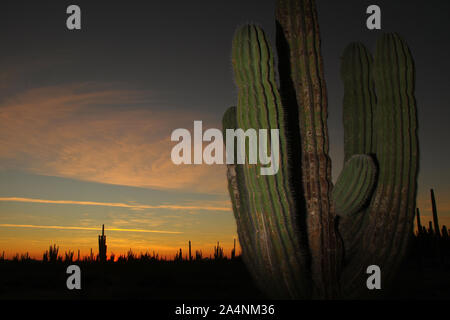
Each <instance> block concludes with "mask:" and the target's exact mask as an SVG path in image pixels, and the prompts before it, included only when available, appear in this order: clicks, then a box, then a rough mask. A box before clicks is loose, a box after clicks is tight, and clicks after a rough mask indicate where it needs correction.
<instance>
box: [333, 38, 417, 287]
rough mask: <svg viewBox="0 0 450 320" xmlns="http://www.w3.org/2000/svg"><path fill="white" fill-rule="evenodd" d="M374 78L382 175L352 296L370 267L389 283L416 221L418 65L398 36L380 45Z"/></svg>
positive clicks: (349, 274) (352, 276) (352, 271)
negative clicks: (415, 66) (375, 266)
mask: <svg viewBox="0 0 450 320" xmlns="http://www.w3.org/2000/svg"><path fill="white" fill-rule="evenodd" d="M373 78H374V83H375V88H376V94H377V105H376V107H375V110H374V112H373V114H374V120H373V131H374V136H373V137H374V141H373V143H374V147H373V148H374V151H375V154H376V159H377V161H378V167H379V176H378V181H377V187H376V189H375V191H374V195H373V197H372V199H371V203H370V206H369V208H368V209H367V212H366V213H363V214H364V215H367V216H368V221H367V223H366V225H365V226H364V227H362V228H361V231H360V232H363V233H364V237H363V241H362V243H361V244H360V245H359V247H358V249H357V251H356V252H355V253H354V256H355V258H354V259H351V260H350V261H349V262H348V265H347V267H346V269H345V270H344V274H343V276H342V279H343V282H344V283H346V284H347V286H346V291H347V292H357V291H358V288H359V287H360V285H359V282H360V281H362V278H361V277H362V275H363V273H364V270H365V268H367V265H369V264H371V263H373V262H376V264H377V265H379V266H380V267H381V269H382V270H385V271H384V278H385V279H386V282H389V280H390V279H391V278H392V277H393V275H395V272H396V271H397V268H398V265H399V263H400V261H401V258H402V257H403V255H404V252H405V250H406V248H407V245H408V238H409V233H410V231H411V230H412V226H413V220H414V210H415V199H416V190H417V169H418V140H417V132H416V131H417V115H416V112H417V111H416V103H415V98H414V64H413V60H412V56H411V53H410V51H409V48H408V47H407V45H406V43H405V41H404V40H403V39H401V38H400V37H399V36H398V35H397V34H384V35H383V36H382V37H381V38H380V39H379V40H378V41H377V47H376V54H375V60H374V66H373ZM342 232H343V233H344V236H343V237H344V239H345V238H347V239H348V238H351V235H349V234H348V233H351V232H353V231H352V230H351V229H348V228H342ZM345 233H347V235H345ZM359 289H361V288H359Z"/></svg>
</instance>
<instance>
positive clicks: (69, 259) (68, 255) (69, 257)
mask: <svg viewBox="0 0 450 320" xmlns="http://www.w3.org/2000/svg"><path fill="white" fill-rule="evenodd" d="M73 255H74V252H73V251H70V250H69V251H66V252H64V256H65V258H64V261H65V262H68V263H71V262H73Z"/></svg>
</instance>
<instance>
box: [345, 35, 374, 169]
mask: <svg viewBox="0 0 450 320" xmlns="http://www.w3.org/2000/svg"><path fill="white" fill-rule="evenodd" d="M372 69H373V58H372V55H371V54H370V52H369V51H368V50H367V49H366V47H365V46H364V45H363V44H361V43H351V44H350V45H348V46H347V47H346V49H345V50H344V54H343V56H342V61H341V79H342V81H343V83H344V101H343V120H344V162H346V161H347V160H348V159H349V158H350V157H351V156H353V155H355V154H373V153H375V150H374V147H373V130H372V129H373V117H372V112H373V110H374V108H375V105H376V95H375V86H374V83H373V79H372V73H373V71H372Z"/></svg>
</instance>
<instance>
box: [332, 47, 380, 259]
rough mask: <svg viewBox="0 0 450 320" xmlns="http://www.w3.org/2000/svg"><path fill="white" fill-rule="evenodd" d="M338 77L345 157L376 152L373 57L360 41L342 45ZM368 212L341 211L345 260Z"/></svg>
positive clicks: (359, 238)
mask: <svg viewBox="0 0 450 320" xmlns="http://www.w3.org/2000/svg"><path fill="white" fill-rule="evenodd" d="M341 79H342V82H343V84H344V99H343V120H344V160H345V161H348V159H350V158H351V157H352V156H354V155H357V154H375V153H376V150H375V145H374V141H375V132H374V130H373V129H374V127H373V122H374V120H373V112H374V110H375V107H376V93H375V84H374V81H373V58H372V55H371V53H370V52H369V51H368V50H367V49H366V47H365V46H364V45H363V44H361V43H357V42H354V43H351V44H349V45H348V46H347V47H346V48H345V50H344V53H343V56H342V60H341ZM333 193H335V191H333ZM355 213H356V212H355ZM368 216H369V214H367V213H359V214H351V215H348V214H347V215H341V219H340V223H339V229H340V230H341V235H342V238H343V240H344V245H345V257H346V260H350V259H353V258H354V257H355V254H357V252H358V250H359V249H360V246H361V243H362V241H363V238H364V236H365V227H366V225H367V221H368V219H369V218H368Z"/></svg>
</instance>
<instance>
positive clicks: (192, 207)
mask: <svg viewBox="0 0 450 320" xmlns="http://www.w3.org/2000/svg"><path fill="white" fill-rule="evenodd" d="M0 201H8V202H28V203H45V204H75V205H85V206H104V207H119V208H129V209H171V210H208V211H226V212H229V211H230V210H231V209H230V208H229V207H214V206H208V205H144V204H128V203H119V202H95V201H74V200H47V199H34V198H21V197H0Z"/></svg>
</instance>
